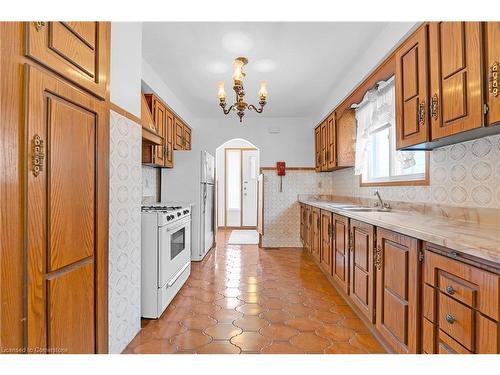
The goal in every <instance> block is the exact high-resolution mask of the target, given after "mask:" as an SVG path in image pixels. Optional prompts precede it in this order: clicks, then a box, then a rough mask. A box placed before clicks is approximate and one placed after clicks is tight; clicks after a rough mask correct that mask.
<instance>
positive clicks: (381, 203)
mask: <svg viewBox="0 0 500 375" xmlns="http://www.w3.org/2000/svg"><path fill="white" fill-rule="evenodd" d="M373 195H375V196H376V197H377V198H378V202H376V203H375V207H380V209H381V210H384V211H388V210H389V209H390V208H391V206H390V205H389V203H384V201H383V200H382V198H381V197H380V193H379V192H378V190H376V191H375V194H373Z"/></svg>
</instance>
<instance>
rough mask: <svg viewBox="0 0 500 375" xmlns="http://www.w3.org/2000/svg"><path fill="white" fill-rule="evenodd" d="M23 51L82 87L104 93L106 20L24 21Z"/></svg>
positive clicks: (107, 44) (107, 42) (108, 29)
mask: <svg viewBox="0 0 500 375" xmlns="http://www.w3.org/2000/svg"><path fill="white" fill-rule="evenodd" d="M25 28H26V43H25V54H26V56H29V57H31V58H33V59H34V60H36V61H38V62H39V63H40V64H43V65H44V66H46V67H47V68H48V69H51V70H53V71H55V72H56V73H57V74H59V75H61V76H62V77H64V78H66V79H68V80H70V81H71V82H73V83H75V84H77V85H78V86H80V87H82V88H83V89H85V90H87V91H89V92H91V93H93V94H95V95H96V96H98V97H99V98H102V99H105V98H106V95H107V92H106V91H107V86H108V77H109V61H110V34H111V26H110V23H109V22H26V23H25Z"/></svg>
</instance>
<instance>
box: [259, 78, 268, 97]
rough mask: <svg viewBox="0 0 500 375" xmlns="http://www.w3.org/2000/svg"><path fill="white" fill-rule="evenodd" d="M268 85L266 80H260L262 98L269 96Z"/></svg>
mask: <svg viewBox="0 0 500 375" xmlns="http://www.w3.org/2000/svg"><path fill="white" fill-rule="evenodd" d="M266 86H267V82H266V81H261V82H260V90H259V98H261V99H266V98H267V87H266Z"/></svg>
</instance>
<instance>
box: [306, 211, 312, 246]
mask: <svg viewBox="0 0 500 375" xmlns="http://www.w3.org/2000/svg"><path fill="white" fill-rule="evenodd" d="M305 215H306V217H305V226H304V240H305V245H304V247H305V248H306V250H307V251H308V252H311V231H312V225H311V223H312V212H311V206H307V205H306V209H305Z"/></svg>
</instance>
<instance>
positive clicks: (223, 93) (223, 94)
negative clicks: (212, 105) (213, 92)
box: [217, 82, 226, 100]
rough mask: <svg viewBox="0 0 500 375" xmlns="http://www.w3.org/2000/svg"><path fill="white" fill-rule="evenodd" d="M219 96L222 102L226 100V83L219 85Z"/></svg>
mask: <svg viewBox="0 0 500 375" xmlns="http://www.w3.org/2000/svg"><path fill="white" fill-rule="evenodd" d="M217 96H218V97H219V99H221V100H224V99H226V90H224V82H220V83H219V92H218V93H217Z"/></svg>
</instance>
